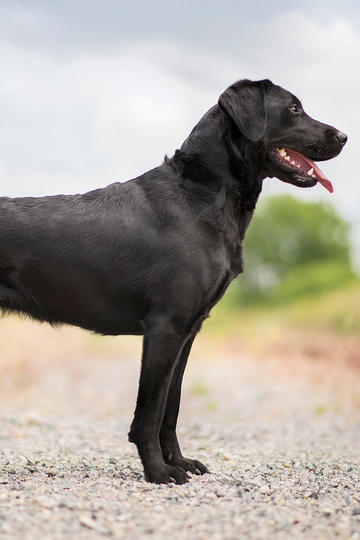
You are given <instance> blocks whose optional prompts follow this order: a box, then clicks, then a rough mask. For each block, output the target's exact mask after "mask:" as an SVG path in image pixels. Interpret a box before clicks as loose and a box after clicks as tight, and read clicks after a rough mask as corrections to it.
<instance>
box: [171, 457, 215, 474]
mask: <svg viewBox="0 0 360 540" xmlns="http://www.w3.org/2000/svg"><path fill="white" fill-rule="evenodd" d="M171 465H174V466H176V467H180V468H181V469H183V470H184V471H187V472H189V473H192V474H197V475H201V474H206V473H210V471H209V469H208V468H207V467H206V466H205V465H204V464H203V463H201V461H198V460H197V459H189V458H184V457H181V458H178V459H176V460H175V459H172V461H171Z"/></svg>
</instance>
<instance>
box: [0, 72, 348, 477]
mask: <svg viewBox="0 0 360 540" xmlns="http://www.w3.org/2000/svg"><path fill="white" fill-rule="evenodd" d="M346 139H347V137H346V135H345V134H344V133H342V132H340V131H338V130H337V129H335V128H333V127H331V126H329V125H326V124H322V123H320V122H317V121H316V120H313V119H312V118H310V117H309V116H308V115H307V114H306V113H305V112H304V110H303V108H302V105H301V103H300V101H299V100H298V99H297V98H296V97H295V96H294V95H292V94H291V93H290V92H288V91H286V90H284V89H283V88H281V87H280V86H276V85H274V84H273V83H272V82H271V81H269V80H263V81H256V82H252V81H249V80H242V81H239V82H236V83H235V84H233V85H232V86H230V87H229V88H228V89H227V90H225V92H224V93H223V94H221V96H220V99H219V101H218V104H217V105H215V106H214V107H212V108H211V109H210V110H209V111H208V112H207V113H206V114H205V115H204V116H203V118H202V119H201V120H200V122H199V123H198V124H197V125H196V126H195V128H194V129H193V131H192V132H191V134H190V135H189V137H188V138H187V139H186V141H185V142H184V144H183V145H182V146H181V149H180V150H177V151H176V152H175V155H174V156H173V157H171V158H167V157H166V158H165V161H164V163H163V164H162V165H160V166H159V167H156V168H155V169H153V170H151V171H148V172H146V173H145V174H143V175H142V176H139V177H138V178H135V179H134V180H131V181H129V182H125V183H114V184H111V185H110V186H108V187H106V188H102V189H96V190H95V191H90V192H88V193H85V194H82V195H58V196H51V197H38V198H31V197H24V198H14V199H11V198H6V197H3V198H0V308H1V309H2V310H3V312H18V313H25V314H28V315H30V316H31V317H33V318H34V319H37V320H40V321H47V322H50V323H52V324H62V323H66V324H72V325H75V326H80V327H82V328H86V329H88V330H91V331H94V332H98V333H100V334H108V335H120V334H138V335H143V336H144V344H143V354H142V366H141V375H140V383H139V393H138V398H137V405H136V410H135V415H134V420H133V422H132V424H131V428H130V433H129V440H130V441H131V442H133V443H135V444H136V446H137V449H138V452H139V455H140V458H141V461H142V463H143V466H144V471H145V476H146V478H147V479H148V480H149V481H150V482H156V483H168V482H170V481H175V482H176V483H178V484H182V483H184V482H186V481H187V480H188V475H187V471H189V472H191V473H197V474H199V473H200V474H203V473H205V472H207V468H206V467H205V465H203V464H202V463H200V462H199V461H197V460H193V459H188V458H185V457H184V456H183V455H182V453H181V450H180V447H179V443H178V440H177V436H176V423H177V417H178V411H179V401H180V392H181V382H182V378H183V374H184V370H185V366H186V362H187V358H188V355H189V352H190V349H191V345H192V343H193V340H194V338H195V336H196V334H197V332H198V331H199V330H200V327H201V324H202V322H203V320H204V319H205V318H206V317H208V315H209V312H210V310H211V308H212V307H213V306H214V305H215V304H216V303H217V302H218V301H219V299H220V298H221V297H222V295H223V294H224V292H225V290H226V288H227V287H228V285H229V283H230V282H231V281H232V280H233V279H234V278H235V277H236V276H237V275H238V274H239V273H240V272H241V271H242V249H241V245H242V242H243V239H244V235H245V231H246V229H247V227H248V225H249V223H250V220H251V217H252V215H253V212H254V209H255V205H256V201H257V199H258V196H259V194H260V191H261V188H262V182H263V180H264V179H265V178H266V177H276V178H279V179H280V180H282V181H284V182H289V183H291V184H294V185H296V186H300V187H309V186H314V185H315V184H316V183H317V182H320V183H321V184H323V185H324V186H325V187H326V188H327V189H328V190H329V191H331V190H332V186H331V183H330V181H329V180H328V179H327V178H326V177H325V176H324V174H323V173H322V172H321V170H320V169H319V168H318V167H317V166H316V165H315V163H314V162H313V161H315V160H316V161H319V160H327V159H330V158H333V157H334V156H336V155H337V154H339V152H340V151H341V149H342V147H343V146H344V144H345V142H346Z"/></svg>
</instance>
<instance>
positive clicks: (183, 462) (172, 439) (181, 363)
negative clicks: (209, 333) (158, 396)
mask: <svg viewBox="0 0 360 540" xmlns="http://www.w3.org/2000/svg"><path fill="white" fill-rule="evenodd" d="M195 336H196V332H195V333H194V334H193V335H192V336H191V337H190V338H189V339H188V341H187V342H186V343H185V345H184V347H183V350H182V351H181V354H180V357H179V360H178V362H177V364H176V366H175V369H174V372H173V376H172V379H171V383H170V388H169V393H168V398H167V403H166V408H165V414H164V419H163V422H162V426H161V430H160V445H161V449H162V453H163V456H164V460H165V463H167V464H168V465H174V466H176V467H181V468H182V469H184V470H185V471H189V472H191V473H195V474H205V473H207V472H209V471H208V469H207V467H206V466H205V465H203V464H202V463H201V462H200V461H198V460H196V459H189V458H185V457H184V456H183V455H182V453H181V450H180V446H179V442H178V439H177V435H176V424H177V418H178V414H179V406H180V397H181V384H182V379H183V375H184V371H185V368H186V364H187V360H188V357H189V354H190V350H191V347H192V344H193V341H194V339H195Z"/></svg>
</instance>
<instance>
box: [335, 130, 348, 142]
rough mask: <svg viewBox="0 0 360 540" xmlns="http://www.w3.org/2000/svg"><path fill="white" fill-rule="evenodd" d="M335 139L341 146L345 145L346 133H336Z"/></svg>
mask: <svg viewBox="0 0 360 540" xmlns="http://www.w3.org/2000/svg"><path fill="white" fill-rule="evenodd" d="M336 138H337V140H338V141H339V142H340V143H341V144H345V143H346V141H347V135H346V133H343V132H342V131H338V132H337V134H336Z"/></svg>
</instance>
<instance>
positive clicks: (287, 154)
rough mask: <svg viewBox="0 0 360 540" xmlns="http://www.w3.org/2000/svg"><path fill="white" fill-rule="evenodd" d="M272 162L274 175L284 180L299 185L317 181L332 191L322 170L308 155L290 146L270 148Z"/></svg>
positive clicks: (312, 183) (310, 184)
mask: <svg viewBox="0 0 360 540" xmlns="http://www.w3.org/2000/svg"><path fill="white" fill-rule="evenodd" d="M271 157H272V161H273V164H274V165H276V169H277V170H276V172H275V174H274V176H276V177H278V178H279V179H280V180H283V181H284V182H289V183H290V184H294V185H296V186H300V187H312V186H314V185H315V184H316V183H317V182H319V183H320V184H321V185H322V186H324V188H325V189H327V190H328V191H329V192H330V193H332V192H333V191H334V190H333V186H332V183H331V182H330V180H329V179H328V178H326V176H325V175H324V173H323V172H322V170H321V169H320V168H319V167H318V166H317V165H316V164H315V163H314V162H313V161H312V160H311V159H310V158H308V157H306V156H304V155H303V154H301V153H300V152H298V151H297V150H293V149H292V148H285V147H283V148H273V149H272V150H271Z"/></svg>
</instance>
